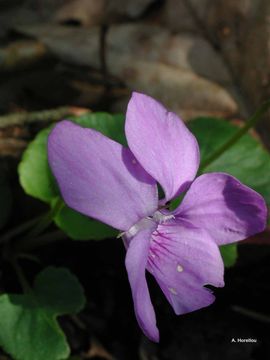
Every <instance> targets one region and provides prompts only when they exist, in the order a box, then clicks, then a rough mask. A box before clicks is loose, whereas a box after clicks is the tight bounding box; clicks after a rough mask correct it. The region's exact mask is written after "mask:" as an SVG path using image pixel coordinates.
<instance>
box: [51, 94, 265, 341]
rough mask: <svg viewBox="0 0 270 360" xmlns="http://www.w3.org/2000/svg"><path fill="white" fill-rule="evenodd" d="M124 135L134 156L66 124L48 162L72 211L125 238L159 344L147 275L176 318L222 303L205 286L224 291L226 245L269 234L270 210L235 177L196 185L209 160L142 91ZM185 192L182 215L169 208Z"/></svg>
mask: <svg viewBox="0 0 270 360" xmlns="http://www.w3.org/2000/svg"><path fill="white" fill-rule="evenodd" d="M125 132H126V137H127V141H128V145H129V148H130V149H128V148H125V147H123V146H122V145H120V144H118V143H116V142H115V141H113V140H111V139H109V138H107V137H105V136H104V135H102V134H101V133H99V132H97V131H95V130H92V129H85V128H82V127H80V126H78V125H75V124H74V123H72V122H70V121H61V122H60V123H58V124H57V125H56V126H55V128H54V129H53V131H52V132H51V134H50V136H49V142H48V156H49V163H50V166H51V168H52V171H53V173H54V175H55V177H56V179H57V182H58V185H59V187H60V191H61V194H62V196H63V198H64V200H65V202H66V203H67V205H68V206H70V207H71V208H73V209H75V210H77V211H79V212H80V213H82V214H85V215H88V216H90V217H93V218H95V219H98V220H100V221H102V222H104V223H106V224H108V225H111V226H112V227H114V228H116V229H119V230H120V231H121V232H122V237H123V240H124V243H125V246H126V249H127V254H126V262H125V263H126V269H127V272H128V277H129V282H130V286H131V290H132V296H133V301H134V307H135V313H136V317H137V320H138V323H139V325H140V327H141V329H142V330H143V332H144V334H145V335H146V336H148V338H150V339H151V340H153V341H159V332H158V329H157V326H156V317H155V312H154V309H153V306H152V303H151V299H150V295H149V291H148V286H147V283H146V277H145V270H148V271H149V272H150V273H151V274H152V275H153V276H154V277H155V279H156V281H157V282H158V284H159V286H160V287H161V289H162V291H163V292H164V294H165V296H166V298H167V299H168V301H169V302H170V304H171V306H172V307H173V309H174V311H175V313H176V314H184V313H188V312H191V311H194V310H197V309H200V308H203V307H205V306H208V305H210V304H211V303H212V302H213V301H214V299H215V297H214V296H213V294H212V292H211V291H210V290H209V289H207V288H205V287H204V285H207V284H210V285H213V286H215V287H221V286H224V281H223V273H224V266H223V262H222V258H221V255H220V252H219V248H218V246H219V245H224V244H229V243H233V242H236V241H239V240H243V239H245V238H247V237H248V236H250V235H253V234H256V233H258V232H261V231H263V230H264V228H265V225H266V216H267V209H266V205H265V202H264V200H263V198H262V197H261V196H260V195H259V194H258V193H256V192H255V191H254V190H252V189H250V188H248V187H247V186H245V185H243V184H242V183H241V182H239V181H238V180H237V179H235V178H234V177H232V176H230V175H228V174H225V173H209V174H204V175H201V176H199V177H198V178H197V179H196V180H194V178H195V175H196V173H197V170H198V167H199V160H200V155H199V148H198V144H197V141H196V139H195V137H194V136H193V135H192V134H191V132H190V131H189V130H188V129H187V127H186V126H185V124H184V123H183V122H182V121H181V120H180V119H179V118H178V116H177V115H175V114H174V113H171V112H168V111H167V110H166V109H165V108H164V107H163V106H162V105H161V104H160V103H158V102H157V101H155V100H154V99H152V98H151V97H149V96H146V95H143V94H139V93H133V95H132V98H131V100H130V102H129V104H128V109H127V115H126V124H125ZM156 182H158V183H159V184H160V185H161V186H162V188H163V190H164V193H165V199H164V200H162V201H159V199H158V190H157V183H156ZM185 191H187V193H186V195H185V196H184V199H183V201H182V202H181V204H180V205H179V206H178V208H177V209H176V210H174V211H168V210H167V209H165V208H164V206H163V205H164V204H165V203H166V202H168V201H170V200H172V199H174V198H175V197H176V196H178V195H179V194H181V193H183V192H185Z"/></svg>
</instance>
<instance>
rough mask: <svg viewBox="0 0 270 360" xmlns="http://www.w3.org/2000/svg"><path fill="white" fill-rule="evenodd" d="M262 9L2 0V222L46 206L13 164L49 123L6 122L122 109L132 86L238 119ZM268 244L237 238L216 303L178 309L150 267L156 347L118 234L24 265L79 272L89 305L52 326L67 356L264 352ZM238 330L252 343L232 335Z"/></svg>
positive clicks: (257, 76) (264, 59)
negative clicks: (6, 194) (60, 333)
mask: <svg viewBox="0 0 270 360" xmlns="http://www.w3.org/2000/svg"><path fill="white" fill-rule="evenodd" d="M269 16H270V6H269V2H268V0H265V1H263V0H257V1H251V0H250V1H248V0H245V1H243V0H241V1H237V2H235V1H231V0H228V1H225V0H224V1H223V0H222V1H219V2H216V1H209V0H208V1H207V0H201V1H195V0H185V1H184V0H183V1H182V0H178V1H177V0H167V1H165V0H164V1H161V0H159V1H154V0H152V1H151V0H148V1H147V0H137V1H136V0H134V1H129V0H127V1H121V0H117V1H109V0H106V1H105V0H104V1H90V0H89V1H85V0H84V1H83V0H73V1H60V0H57V1H52V0H51V1H49V0H44V1H37V0H36V1H29V0H28V1H26V0H25V1H19V0H11V1H3V0H0V114H2V115H4V117H2V118H1V120H0V165H1V169H3V171H5V172H6V173H7V175H8V178H9V180H10V183H11V185H12V191H13V198H14V201H13V209H14V210H13V213H12V216H11V218H10V220H9V222H8V224H7V225H6V228H5V229H4V230H9V229H12V228H13V227H14V226H16V225H18V224H20V223H21V222H23V221H25V220H27V219H29V218H31V217H32V216H35V215H36V214H38V213H42V212H43V211H44V209H45V206H44V205H43V204H41V203H40V202H38V201H35V200H33V199H30V198H29V197H27V196H26V195H24V194H23V191H22V189H21V188H20V186H19V183H18V178H17V171H16V167H17V164H18V162H19V161H20V158H21V154H22V151H23V150H24V148H25V147H26V146H27V144H28V142H29V141H30V140H31V139H32V138H33V136H34V135H35V134H36V133H37V132H38V131H39V130H40V129H42V128H43V127H45V126H47V124H49V123H50V120H51V119H50V118H47V117H44V119H43V120H42V121H35V119H33V120H32V121H31V123H25V122H22V123H20V120H16V121H15V124H12V125H10V123H9V121H10V118H9V117H7V116H6V115H7V114H10V113H12V114H15V115H16V114H24V113H25V114H27V113H29V112H32V111H41V110H46V109H53V110H55V111H56V115H55V116H56V118H55V120H57V119H60V118H61V117H63V116H64V115H65V114H66V115H67V114H77V113H79V112H81V111H85V109H91V110H93V111H96V110H102V111H112V112H118V111H122V112H123V111H124V110H125V106H126V103H127V100H128V98H129V95H130V92H131V90H133V89H136V90H139V91H142V92H147V93H149V94H150V95H153V96H155V97H157V98H158V99H159V100H161V101H162V102H164V103H165V105H167V106H168V107H170V108H171V109H173V110H174V111H176V112H177V113H178V114H179V115H181V116H182V117H183V119H184V120H189V119H190V118H192V117H194V116H197V115H210V116H213V115H214V116H221V117H224V118H226V119H245V118H246V117H247V116H249V115H250V114H251V113H252V112H253V110H254V109H255V108H256V107H257V106H258V105H259V104H260V103H261V102H262V101H263V100H264V99H266V98H268V97H269V93H270V92H269V90H270V85H269V79H270V77H269V74H270V72H269V69H270V63H269V62H270V47H269V44H270V42H269V39H270V24H269V20H268V21H267V18H268V19H269ZM190 94H192V95H190ZM62 107H68V108H67V109H64V110H63V109H62ZM59 108H60V109H59ZM57 111H60V112H61V111H62V112H61V116H57V114H58V113H57ZM269 130H270V126H269V116H265V118H264V119H263V121H262V123H261V125H260V127H259V129H258V131H259V133H260V134H261V135H262V138H263V140H264V143H265V145H266V146H269V144H270V142H269ZM269 244H270V242H269V233H268V234H266V235H265V236H263V238H262V239H261V238H254V239H251V240H249V241H247V242H244V243H243V244H241V245H240V246H239V257H238V261H237V263H236V265H235V266H234V267H233V268H230V269H227V270H226V274H225V280H226V286H225V288H223V289H215V294H216V298H217V300H216V302H215V303H214V304H213V305H212V306H210V307H208V308H206V309H202V310H200V311H197V312H195V313H191V314H187V315H184V316H179V317H177V316H175V315H174V314H173V311H172V309H171V308H170V306H169V304H168V303H167V302H166V299H165V298H164V296H163V295H162V293H161V291H160V289H159V288H158V286H157V285H156V284H155V282H154V281H153V279H151V278H150V276H149V282H150V285H151V294H152V299H153V302H154V304H155V309H156V313H157V317H158V326H159V329H160V333H161V342H160V344H158V345H157V344H153V343H151V342H149V341H148V340H147V339H146V338H145V337H144V336H143V335H142V333H141V331H140V329H139V327H138V325H137V323H136V320H135V315H134V310H133V304H132V298H131V292H130V289H129V283H128V279H127V274H126V271H125V267H124V258H125V250H124V246H123V244H122V243H121V240H120V239H117V240H116V239H108V240H104V241H99V242H95V241H91V242H79V241H77V242H76V241H71V240H69V239H64V240H62V241H61V242H59V243H57V244H51V245H48V246H46V247H43V248H41V249H39V250H36V251H33V253H32V255H33V256H37V257H38V258H39V259H40V262H35V261H32V260H27V259H24V260H21V264H22V265H23V267H24V269H25V271H26V274H27V276H28V277H29V279H33V278H34V276H35V275H36V273H37V272H38V271H40V270H41V269H42V268H44V267H45V266H47V265H56V266H65V267H68V268H70V269H71V270H72V271H73V272H74V273H75V274H76V275H77V276H78V278H79V279H80V281H81V283H82V284H83V286H84V289H85V292H86V295H87V299H88V303H87V306H86V308H85V310H84V311H82V312H81V313H80V314H79V315H78V316H77V317H63V318H61V320H60V321H61V325H62V327H63V329H64V331H65V333H66V334H67V337H68V341H69V343H70V346H71V349H72V354H74V355H79V356H80V358H82V359H107V360H112V359H115V360H133V359H134V360H135V359H140V360H174V359H176V360H193V359H194V360H208V359H210V360H212V359H213V360H217V359H219V360H223V359H224V360H225V359H230V360H260V359H263V360H264V359H265V360H266V359H270V281H269V279H270V265H269V264H270V247H269ZM1 262H2V264H1V265H2V272H1V273H0V283H1V285H0V288H1V289H5V291H20V287H19V284H18V282H17V279H16V277H15V274H14V273H13V270H12V269H11V268H10V266H9V264H8V263H6V262H5V260H4V259H2V260H1ZM0 320H1V319H0ZM240 338H242V339H256V342H250V343H238V342H237V339H240ZM232 339H235V340H236V342H235V343H234V342H232ZM0 359H1V360H2V359H7V357H6V355H4V354H2V355H0ZM48 360H50V359H48Z"/></svg>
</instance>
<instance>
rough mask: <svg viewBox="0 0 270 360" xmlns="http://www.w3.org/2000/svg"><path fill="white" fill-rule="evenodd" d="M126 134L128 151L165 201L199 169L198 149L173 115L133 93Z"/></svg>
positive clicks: (181, 188) (146, 98) (181, 189)
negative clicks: (147, 174) (157, 187)
mask: <svg viewBox="0 0 270 360" xmlns="http://www.w3.org/2000/svg"><path fill="white" fill-rule="evenodd" d="M125 131H126V137H127V141H128V145H129V147H130V149H131V151H132V152H133V154H134V155H135V157H136V158H137V159H138V161H139V162H140V163H141V165H142V166H143V167H144V169H145V170H146V171H147V172H148V173H149V174H150V175H151V176H152V177H153V178H154V179H156V180H157V181H158V182H159V183H160V185H161V186H162V187H163V189H164V192H165V195H166V200H167V201H168V200H170V199H172V198H174V197H175V196H176V195H178V194H179V193H181V192H182V191H184V190H186V189H187V187H188V186H189V184H190V183H191V181H192V180H193V179H194V177H195V175H196V172H197V170H198V166H199V161H200V155H199V147H198V143H197V140H196V139H195V137H194V136H193V135H192V134H191V132H190V131H189V130H188V129H187V127H186V126H185V124H184V123H183V122H182V120H180V119H179V117H178V116H177V115H176V114H174V113H171V112H168V111H167V110H166V109H165V108H164V107H163V106H162V105H161V104H160V103H159V102H157V101H156V100H154V99H152V98H151V97H149V96H147V95H143V94H139V93H133V95H132V98H131V100H130V101H129V104H128V109H127V116H126V127H125Z"/></svg>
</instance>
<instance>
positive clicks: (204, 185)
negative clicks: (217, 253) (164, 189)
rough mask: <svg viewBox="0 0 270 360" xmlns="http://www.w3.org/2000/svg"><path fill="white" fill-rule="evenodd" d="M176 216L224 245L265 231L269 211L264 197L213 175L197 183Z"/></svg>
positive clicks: (203, 177)
mask: <svg viewBox="0 0 270 360" xmlns="http://www.w3.org/2000/svg"><path fill="white" fill-rule="evenodd" d="M175 215H176V217H177V218H181V219H186V220H189V221H190V222H191V223H192V224H194V225H195V226H198V227H200V228H203V229H205V230H207V231H208V232H209V233H210V234H211V236H212V238H213V239H214V240H215V242H216V243H217V244H218V245H223V244H229V243H232V242H235V241H239V240H243V239H245V238H247V237H249V236H251V235H254V234H256V233H259V232H261V231H263V230H264V229H265V226H266V219H267V209H266V205H265V201H264V199H263V198H262V196H261V195H259V194H258V193H257V192H255V191H254V190H252V189H250V188H249V187H247V186H245V185H243V184H242V183H241V182H240V181H238V180H237V179H235V178H234V177H232V176H230V175H228V174H223V173H209V174H205V175H201V176H200V177H198V178H197V179H196V180H195V181H194V182H193V184H192V185H191V187H190V189H189V190H188V192H187V194H186V195H185V197H184V199H183V201H182V203H181V204H180V206H179V207H178V208H177V209H176V211H175Z"/></svg>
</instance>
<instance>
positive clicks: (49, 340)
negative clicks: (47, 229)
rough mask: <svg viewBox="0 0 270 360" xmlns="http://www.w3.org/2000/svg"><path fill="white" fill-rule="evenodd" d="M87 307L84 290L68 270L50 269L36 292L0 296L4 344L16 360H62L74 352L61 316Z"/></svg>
mask: <svg viewBox="0 0 270 360" xmlns="http://www.w3.org/2000/svg"><path fill="white" fill-rule="evenodd" d="M84 304H85V298H84V294H83V289H82V287H81V285H80V283H79V282H78V280H77V278H76V277H75V276H74V275H72V274H71V273H70V272H69V271H68V270H67V269H64V268H54V267H49V268H47V269H45V270H44V271H42V272H41V273H40V274H38V275H37V277H36V280H35V284H34V288H33V291H32V292H29V293H27V294H24V295H14V294H4V295H1V296H0V345H1V346H2V347H3V349H4V350H5V351H6V352H7V353H9V354H10V355H11V356H12V357H13V358H14V359H16V360H48V359H50V360H62V359H66V358H67V357H68V356H69V353H70V349H69V346H68V343H67V341H66V338H65V335H64V333H63V331H62V329H61V328H60V326H59V324H58V322H57V319H56V318H57V316H59V315H64V314H74V313H77V312H78V311H80V310H81V309H82V308H83V306H84Z"/></svg>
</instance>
